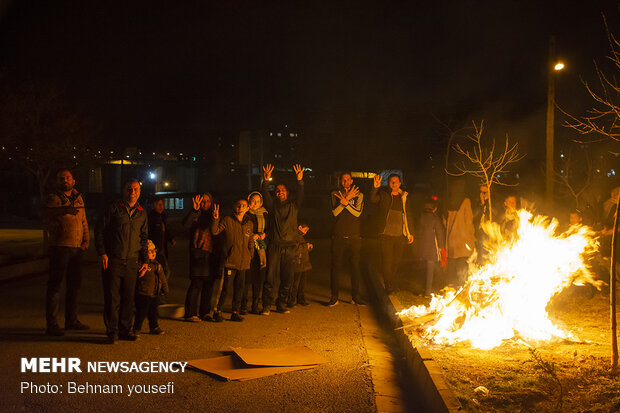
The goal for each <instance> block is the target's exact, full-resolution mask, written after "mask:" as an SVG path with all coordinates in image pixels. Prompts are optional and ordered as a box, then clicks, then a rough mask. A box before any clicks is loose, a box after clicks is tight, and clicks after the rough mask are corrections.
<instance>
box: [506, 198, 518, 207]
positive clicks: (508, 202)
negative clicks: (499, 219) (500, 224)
mask: <svg viewBox="0 0 620 413" xmlns="http://www.w3.org/2000/svg"><path fill="white" fill-rule="evenodd" d="M504 205H506V209H508V210H515V209H517V197H516V196H509V197H508V198H506V200H505V201H504Z"/></svg>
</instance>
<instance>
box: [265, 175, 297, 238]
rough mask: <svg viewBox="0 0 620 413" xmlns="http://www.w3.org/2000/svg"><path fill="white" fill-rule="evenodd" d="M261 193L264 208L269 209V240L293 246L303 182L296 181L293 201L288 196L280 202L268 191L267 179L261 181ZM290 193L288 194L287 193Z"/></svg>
mask: <svg viewBox="0 0 620 413" xmlns="http://www.w3.org/2000/svg"><path fill="white" fill-rule="evenodd" d="M261 194H262V195H263V199H264V200H265V208H267V211H269V214H270V217H271V218H270V222H269V232H268V236H269V242H270V243H273V244H275V245H277V246H293V245H296V244H297V232H298V231H299V230H298V228H297V227H298V223H297V217H298V215H299V209H300V208H301V204H302V202H303V198H304V182H303V181H297V196H296V199H295V200H294V201H293V200H291V198H290V197H289V198H288V199H287V200H286V201H284V202H280V200H279V199H277V198H272V196H271V194H270V193H269V181H263V184H262V187H261ZM289 195H290V194H289Z"/></svg>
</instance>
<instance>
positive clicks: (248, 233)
mask: <svg viewBox="0 0 620 413" xmlns="http://www.w3.org/2000/svg"><path fill="white" fill-rule="evenodd" d="M253 228H254V226H253V224H252V222H251V221H250V220H249V219H248V217H247V214H246V215H245V216H244V217H243V221H242V222H239V220H238V219H237V218H236V217H232V216H225V217H224V218H222V219H221V220H220V219H219V218H213V223H212V224H211V232H212V233H213V235H218V234H219V233H221V232H224V245H223V248H224V250H223V257H222V260H223V264H222V265H223V267H224V268H231V269H233V270H240V271H243V270H248V269H250V260H251V259H252V254H253V252H254V242H253V241H252V238H251V237H252V235H253V234H254V230H253Z"/></svg>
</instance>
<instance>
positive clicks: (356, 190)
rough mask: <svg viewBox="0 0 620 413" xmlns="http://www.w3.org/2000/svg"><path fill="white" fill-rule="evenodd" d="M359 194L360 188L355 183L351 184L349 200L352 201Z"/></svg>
mask: <svg viewBox="0 0 620 413" xmlns="http://www.w3.org/2000/svg"><path fill="white" fill-rule="evenodd" d="M359 194H360V189H359V188H358V187H357V186H355V185H351V188H350V189H349V192H347V200H349V201H350V200H352V199H353V198H355V197H356V196H358V195H359Z"/></svg>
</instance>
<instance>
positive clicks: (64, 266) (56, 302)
mask: <svg viewBox="0 0 620 413" xmlns="http://www.w3.org/2000/svg"><path fill="white" fill-rule="evenodd" d="M82 256H83V251H82V249H81V248H72V247H50V248H49V258H50V268H49V277H48V279H47V292H46V297H45V319H46V322H47V327H53V326H58V320H57V317H58V308H59V307H60V290H61V284H62V279H63V278H66V285H67V290H66V294H65V325H71V324H74V323H75V322H76V321H77V295H78V290H79V289H80V285H81V283H82Z"/></svg>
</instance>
